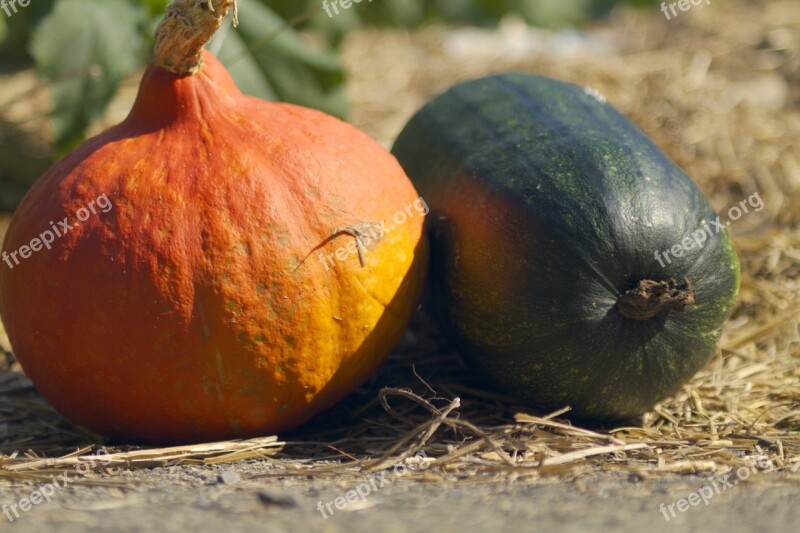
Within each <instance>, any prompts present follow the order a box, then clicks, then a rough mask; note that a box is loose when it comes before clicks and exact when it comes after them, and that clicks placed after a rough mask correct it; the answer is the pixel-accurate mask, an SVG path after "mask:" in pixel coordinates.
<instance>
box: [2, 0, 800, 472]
mask: <svg viewBox="0 0 800 533" xmlns="http://www.w3.org/2000/svg"><path fill="white" fill-rule="evenodd" d="M243 16H244V15H243ZM345 61H346V63H347V66H348V68H349V70H350V71H351V72H352V93H353V98H354V101H355V104H356V105H355V110H356V114H355V117H354V120H355V122H356V124H357V125H358V126H360V127H362V128H363V129H365V130H366V131H367V132H368V133H370V134H372V135H373V136H375V137H376V138H378V139H379V140H381V141H382V142H383V143H384V144H386V145H388V144H390V143H391V141H392V139H393V138H394V136H395V135H396V134H397V132H398V131H399V130H400V128H401V127H402V124H403V123H404V121H405V120H406V119H407V118H408V116H409V115H410V114H411V113H412V112H413V111H414V110H415V109H416V108H417V107H418V106H419V105H421V104H422V103H423V102H424V101H425V100H426V99H427V98H429V97H430V96H432V95H433V94H435V93H436V92H438V91H440V90H443V89H445V88H447V87H448V86H450V85H451V84H453V83H454V82H455V81H458V80H461V79H465V78H469V77H474V76H477V75H482V74H486V73H488V72H493V71H499V70H509V69H515V70H524V71H530V72H536V73H540V74H546V75H551V76H555V77H558V78H562V79H566V80H569V81H574V82H576V83H580V84H582V85H587V86H591V87H592V88H594V89H596V90H598V91H599V92H600V93H601V94H603V95H604V96H605V97H606V98H607V99H608V100H609V101H610V102H611V103H612V104H614V105H615V106H617V107H618V108H620V109H621V110H622V111H623V112H625V113H626V114H627V115H629V116H630V117H631V118H632V119H633V120H634V121H636V122H637V123H638V124H640V125H641V126H642V127H643V128H644V129H645V130H646V131H647V132H648V133H649V134H650V135H651V136H652V137H653V138H654V139H655V140H656V142H657V143H658V144H659V145H660V146H662V147H663V148H664V149H665V150H666V151H667V152H668V153H669V154H670V156H671V157H673V158H674V159H675V160H676V161H677V162H678V163H679V164H680V165H681V166H682V167H684V168H685V169H686V170H687V171H688V173H689V174H690V175H691V176H692V177H693V178H694V179H695V181H696V182H697V183H698V185H699V186H700V187H701V189H702V190H703V191H704V192H705V193H706V194H707V195H708V196H709V197H710V198H711V199H712V203H713V204H714V206H715V207H716V208H717V209H718V211H720V212H721V213H724V212H726V211H727V209H728V207H730V206H732V205H736V204H738V203H739V201H741V200H742V199H745V198H747V197H748V196H749V195H751V194H752V193H754V192H758V193H759V195H760V197H761V198H762V199H763V201H764V205H765V207H764V209H763V210H762V211H760V212H758V213H751V214H749V215H747V216H745V217H743V218H742V219H741V220H739V221H737V222H736V223H734V224H733V225H732V226H731V228H730V229H731V231H732V233H733V235H734V239H735V243H736V246H737V249H738V250H739V254H740V258H741V261H742V267H743V279H742V290H741V296H740V299H739V304H738V307H737V310H736V312H735V314H734V316H733V318H732V320H731V321H730V323H729V324H728V326H727V328H726V329H725V332H724V336H723V340H722V344H721V350H720V352H719V353H718V354H717V355H716V356H715V357H714V359H713V360H712V361H711V362H710V363H709V365H708V366H707V367H706V368H705V369H704V370H703V371H702V372H700V373H699V374H698V375H697V376H695V378H694V379H692V380H691V382H690V383H688V384H687V385H686V386H685V387H684V388H683V389H682V390H681V391H680V392H679V393H678V394H677V395H675V396H674V397H673V398H670V399H668V400H667V401H665V402H663V403H661V404H660V405H658V406H657V407H656V408H655V409H653V411H652V412H650V413H648V414H647V415H645V416H644V417H643V418H642V419H641V420H637V421H631V422H630V423H629V424H628V425H626V426H624V427H616V428H605V429H593V430H588V429H580V428H576V427H572V426H571V425H569V424H568V423H565V422H563V421H560V420H559V418H558V416H541V415H540V416H534V415H533V414H532V413H530V412H529V411H528V410H526V409H525V408H523V407H521V406H519V405H516V404H515V403H514V401H513V400H511V399H509V398H504V397H502V396H500V395H498V394H496V393H494V392H489V391H485V390H483V389H482V388H481V384H480V380H478V379H477V378H475V376H473V375H472V374H471V373H470V372H469V370H468V369H467V368H466V367H465V366H464V365H463V363H462V362H461V359H460V358H459V357H458V355H457V354H455V353H453V352H452V350H451V349H449V348H448V347H447V346H446V344H445V343H444V342H443V341H442V339H441V338H440V337H439V335H438V333H437V332H436V331H435V329H434V328H433V327H432V326H431V325H430V324H429V322H428V321H427V320H426V319H425V317H424V316H420V317H417V319H416V320H415V323H414V325H413V327H412V328H411V329H410V330H409V332H408V334H407V336H406V338H405V339H404V341H403V344H402V346H401V347H399V348H398V350H396V352H395V354H394V355H393V356H392V358H391V359H390V360H389V361H388V363H387V364H386V365H385V366H384V367H383V368H382V370H381V371H380V373H379V374H378V375H377V376H376V377H375V378H373V379H372V380H371V381H370V382H369V383H368V384H367V385H365V386H364V387H362V388H361V389H360V390H359V391H358V392H357V393H355V394H354V395H353V396H351V397H350V398H349V399H347V400H346V401H345V402H343V403H342V404H340V405H339V406H337V407H335V408H334V409H333V410H332V411H330V412H329V413H326V414H324V415H322V416H320V417H318V419H317V420H316V421H315V422H314V423H312V424H310V425H308V426H306V427H304V428H301V429H300V430H298V431H297V432H295V433H293V434H291V435H281V438H282V440H283V441H284V442H277V441H275V440H274V439H262V440H254V441H247V442H234V443H222V444H220V445H217V446H214V447H211V448H208V447H201V448H198V447H190V448H188V449H181V450H174V449H172V450H148V451H146V452H138V451H135V450H136V448H134V447H130V446H119V445H110V446H109V448H110V449H111V450H112V451H114V452H118V455H116V456H115V461H116V462H115V463H114V465H115V466H116V467H131V468H136V467H149V466H153V465H171V464H186V463H192V464H214V463H218V462H224V461H234V462H235V461H243V460H250V459H258V460H265V461H269V462H270V463H271V464H272V466H273V469H272V470H271V472H273V473H272V474H269V475H276V476H287V475H301V476H307V475H319V476H322V475H336V476H343V477H349V476H357V475H359V474H360V473H361V472H364V471H369V470H379V469H383V468H387V467H388V466H391V465H394V464H397V463H399V462H401V461H403V460H405V459H407V458H409V457H411V456H412V455H414V454H415V453H416V452H417V451H419V450H424V451H425V453H426V455H427V457H428V461H429V462H430V463H431V468H427V469H425V470H424V472H422V471H420V472H418V473H414V474H409V475H408V476H406V477H407V479H414V478H418V479H423V480H429V481H442V480H447V481H458V480H477V481H493V480H503V479H508V478H509V477H510V478H513V479H520V478H525V479H541V478H555V479H574V478H576V477H578V476H581V475H584V474H586V473H590V472H596V471H613V470H616V471H623V472H629V473H631V474H632V475H635V476H639V477H648V476H657V475H664V474H674V473H698V472H708V473H717V474H723V473H725V472H727V471H729V470H731V469H733V468H736V467H739V466H745V465H747V466H756V468H757V469H759V470H763V469H764V467H765V466H767V468H768V469H774V470H778V471H782V472H784V473H785V475H788V476H798V472H800V370H799V369H798V364H799V363H800V344H799V343H800V336H799V335H798V316H800V294H799V293H798V290H799V289H800V285H798V281H797V277H798V273H800V229H799V228H800V224H798V223H799V222H800V3H797V2H796V1H783V2H765V3H762V2H747V3H744V2H742V3H731V4H720V5H717V4H713V6H709V7H707V8H704V9H699V8H698V9H695V10H693V11H691V12H690V13H687V14H684V15H682V16H681V17H679V18H676V19H674V20H672V21H666V19H665V18H664V17H663V16H661V15H660V14H659V13H658V12H648V13H636V12H632V11H622V12H619V13H616V14H615V15H614V16H613V17H612V18H611V19H610V20H607V21H603V22H600V23H598V24H596V25H595V26H594V27H593V28H590V29H589V30H588V39H577V38H576V37H575V36H574V35H573V34H568V33H562V34H556V35H553V34H546V33H542V32H537V31H533V30H530V29H528V28H525V27H523V26H522V25H520V24H518V23H515V22H514V21H513V20H512V21H507V22H506V23H504V25H503V27H502V29H501V31H500V32H498V33H494V34H491V33H488V32H480V31H477V30H471V29H469V30H468V29H463V30H446V29H443V28H437V27H431V28H426V29H423V30H420V31H417V32H413V33H407V32H403V31H369V32H361V33H357V34H354V35H352V36H351V37H350V38H349V39H348V41H347V44H346V47H345ZM387 61H390V63H391V69H388V70H387V67H386V65H387ZM0 342H2V341H0ZM5 348H8V346H5ZM3 371H4V369H2V368H0V372H3ZM556 415H557V414H556ZM0 421H2V422H0V478H10V479H14V480H20V479H29V480H35V479H37V478H39V477H41V476H42V475H43V471H42V470H41V469H42V468H45V471H44V472H45V473H46V472H48V471H52V470H58V469H63V468H64V467H65V466H66V465H69V464H77V463H78V461H80V459H79V458H78V457H79V456H80V455H83V454H86V453H89V450H90V449H94V450H97V449H98V447H99V446H100V445H101V443H100V442H99V441H97V439H96V437H94V436H92V435H89V434H86V433H84V432H82V431H81V430H80V429H78V428H75V427H73V426H72V425H70V424H69V423H68V422H66V421H65V420H63V419H62V418H61V417H59V416H58V415H56V414H55V413H53V411H52V410H51V409H50V407H49V406H48V405H47V404H46V403H45V402H44V400H42V398H41V397H40V396H39V395H38V394H37V393H36V392H35V391H34V390H33V388H32V387H31V385H30V384H29V382H28V381H27V379H26V378H25V377H24V376H22V375H21V374H19V372H18V369H14V370H12V371H10V372H6V373H4V374H0ZM15 451H18V453H15ZM59 456H64V459H62V460H60V461H57V462H48V461H44V462H43V461H42V459H43V458H55V457H59ZM112 477H113V476H107V477H104V478H97V477H94V478H93V481H92V482H98V481H99V480H100V479H106V480H108V481H110V479H111V478H112ZM798 477H800V476H798ZM751 479H753V478H751Z"/></svg>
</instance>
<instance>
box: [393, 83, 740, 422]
mask: <svg viewBox="0 0 800 533" xmlns="http://www.w3.org/2000/svg"><path fill="white" fill-rule="evenodd" d="M394 153H395V155H396V156H397V157H398V159H399V160H400V162H401V163H402V165H403V166H404V167H405V169H406V172H407V173H408V174H409V176H410V177H411V179H412V181H413V182H414V184H415V185H416V187H417V189H418V191H419V192H420V193H421V194H422V196H423V197H424V198H425V199H426V201H427V203H428V205H429V206H430V208H431V214H430V215H429V217H428V220H429V224H430V231H431V236H432V238H433V249H434V251H435V253H434V257H433V272H432V278H431V285H432V293H433V295H434V298H433V299H434V304H435V307H436V308H437V314H438V315H439V316H440V317H441V318H442V320H443V321H444V323H445V325H446V326H447V329H448V330H449V331H450V332H451V333H452V334H453V338H454V339H455V341H456V343H457V345H458V346H459V347H460V349H461V351H462V352H463V353H464V354H465V355H466V356H467V357H468V358H469V359H470V360H471V361H473V362H474V363H475V364H476V365H477V367H478V368H479V369H480V370H481V371H483V373H484V374H485V375H486V376H488V378H489V379H490V380H491V381H492V382H494V384H495V385H497V386H498V387H499V388H500V389H502V390H503V391H505V392H507V393H510V394H513V395H515V396H517V397H519V398H520V399H522V400H525V401H527V402H528V403H530V404H532V405H533V406H536V407H539V408H541V409H543V410H547V409H557V408H559V407H562V406H564V405H569V406H571V407H572V414H573V416H574V417H575V418H578V419H591V420H598V421H603V420H618V419H624V418H629V417H633V416H636V415H639V414H641V413H643V412H644V411H646V410H647V409H649V408H650V407H652V406H653V405H654V404H655V403H656V402H657V401H659V400H661V399H663V398H665V397H667V396H668V395H670V394H672V393H674V392H675V391H676V390H677V389H678V388H679V387H680V386H681V384H683V383H684V382H685V381H686V380H688V379H689V378H690V377H691V376H692V375H694V374H695V373H696V372H697V371H698V370H699V369H700V368H702V367H703V366H704V365H705V364H706V362H707V361H708V360H709V358H710V357H711V356H712V355H713V354H714V352H715V350H716V346H717V343H718V342H719V337H720V334H721V331H722V327H723V325H724V323H725V321H726V320H727V318H728V317H729V316H730V313H731V312H732V309H733V305H734V302H735V299H736V294H737V292H738V286H739V261H738V259H737V257H736V253H735V251H734V249H733V245H732V243H731V239H730V236H729V235H728V233H727V232H720V233H718V234H714V235H713V237H711V238H709V239H708V240H707V241H706V243H705V245H704V247H703V248H702V249H698V248H697V247H694V249H692V250H690V251H687V252H686V253H685V254H684V255H683V257H681V258H679V259H678V258H676V259H672V262H671V263H670V264H666V265H665V267H662V266H661V265H660V264H659V262H658V261H657V260H656V259H655V257H654V252H655V251H656V250H659V251H663V250H666V249H669V248H672V247H673V246H674V245H676V244H679V243H681V242H682V241H683V240H684V238H685V237H690V236H691V234H692V232H693V231H695V230H697V229H699V228H702V227H703V221H708V222H709V223H710V222H711V221H712V220H714V219H715V218H716V216H717V215H716V213H715V212H714V210H713V208H712V207H711V206H710V204H709V202H708V200H707V199H706V198H705V197H704V196H703V194H702V193H701V192H700V191H699V190H698V189H697V188H696V186H695V185H694V184H693V183H692V181H691V180H690V179H689V177H688V176H686V174H685V173H684V172H682V171H681V169H679V168H678V167H677V166H676V165H675V164H674V163H672V162H671V161H670V160H669V159H668V158H667V157H666V156H664V154H663V153H662V152H661V151H660V150H659V149H658V148H657V147H656V146H655V145H654V144H653V143H652V142H651V141H650V140H649V139H648V138H647V137H646V136H645V135H644V133H642V132H641V131H640V130H639V129H638V128H637V127H636V126H634V125H633V124H632V123H631V122H629V121H628V120H627V119H626V118H625V117H624V116H622V115H621V114H619V113H618V112H617V111H616V110H614V109H613V108H612V107H611V106H609V105H608V104H605V103H603V102H601V101H599V100H597V99H596V98H594V97H593V96H591V95H590V94H588V93H587V92H586V91H584V89H582V88H580V87H577V86H575V85H571V84H567V83H563V82H559V81H555V80H551V79H547V78H541V77H537V76H531V75H526V74H504V75H499V76H492V77H488V78H483V79H480V80H475V81H471V82H467V83H464V84H461V85H458V86H456V87H455V88H453V89H451V90H450V91H448V92H447V93H445V94H444V95H442V96H439V97H438V98H436V99H434V100H433V101H432V102H431V103H429V104H428V105H427V106H425V107H424V108H423V109H422V110H421V111H420V112H419V113H418V114H417V115H416V116H415V117H414V118H413V119H412V120H411V122H410V123H409V124H408V125H407V126H406V128H405V130H404V131H403V132H402V133H401V135H400V137H399V138H398V140H397V143H396V145H395V147H394ZM712 227H713V226H712ZM665 263H666V262H665ZM670 278H674V279H675V280H677V281H682V280H683V279H684V278H688V279H689V280H690V281H691V282H692V284H693V285H694V288H695V290H696V295H697V303H696V305H694V306H692V307H690V308H688V309H687V310H685V311H683V312H678V311H674V310H665V311H662V312H661V313H659V314H657V315H656V316H655V317H653V318H651V319H649V320H644V321H640V320H633V319H629V318H625V317H623V316H622V315H620V314H619V312H618V310H617V301H618V298H619V296H620V295H621V294H622V293H623V292H624V291H626V290H628V289H630V288H632V287H633V286H634V285H636V283H637V282H638V281H639V280H642V279H651V280H655V281H659V280H666V279H670Z"/></svg>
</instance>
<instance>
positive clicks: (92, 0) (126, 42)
mask: <svg viewBox="0 0 800 533" xmlns="http://www.w3.org/2000/svg"><path fill="white" fill-rule="evenodd" d="M144 20H145V11H144V9H143V7H142V5H140V4H139V5H134V4H133V3H131V2H129V1H128V0H61V1H59V2H56V5H55V8H54V10H53V11H52V12H51V13H50V14H49V15H48V16H47V17H46V18H45V19H44V20H43V21H42V23H41V24H40V25H39V26H38V28H37V29H36V31H35V32H34V35H33V39H32V42H31V47H30V51H31V55H33V57H34V59H35V61H36V66H37V68H38V70H39V73H40V74H41V75H42V76H43V77H45V78H46V79H47V80H48V81H50V82H52V83H53V111H52V119H53V127H54V130H55V137H56V145H57V146H58V147H59V148H60V149H64V148H66V147H69V146H73V145H74V144H75V143H76V142H77V141H79V140H80V139H82V138H83V135H84V133H85V131H86V128H87V127H88V126H89V124H91V122H92V121H93V120H95V119H97V118H98V117H99V116H100V115H101V114H102V112H103V110H104V109H105V107H106V105H107V104H108V103H109V101H110V100H111V98H113V96H114V94H115V93H116V91H117V88H118V87H119V84H120V82H121V81H122V80H123V79H124V78H125V77H126V76H128V75H130V74H131V73H133V72H134V71H135V70H136V69H137V68H139V67H140V66H141V65H142V64H143V62H144V59H145V55H144V54H143V46H142V44H143V39H142V35H141V31H140V28H141V25H142V24H143V23H144Z"/></svg>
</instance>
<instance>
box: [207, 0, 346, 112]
mask: <svg viewBox="0 0 800 533" xmlns="http://www.w3.org/2000/svg"><path fill="white" fill-rule="evenodd" d="M209 48H210V49H211V50H212V51H213V52H214V53H215V54H216V55H217V57H219V58H220V60H221V61H222V63H223V64H224V65H225V67H226V68H227V69H228V71H229V72H230V73H231V76H233V78H234V80H236V83H237V84H238V85H239V88H240V89H241V90H242V92H244V93H246V94H249V95H251V96H257V97H259V98H263V99H265V100H280V101H284V102H291V103H294V104H299V105H303V106H307V107H313V108H316V109H320V110H322V111H325V112H327V113H330V114H332V115H335V116H338V117H341V118H344V117H346V116H347V111H348V106H347V98H346V95H345V91H344V71H343V70H342V67H341V66H340V65H339V62H338V60H337V58H336V55H335V54H334V53H333V52H332V51H331V50H330V49H328V48H323V47H312V46H311V45H310V44H309V43H307V42H306V41H305V40H304V39H303V38H302V37H301V36H300V35H299V34H298V33H297V32H295V31H294V30H293V29H291V28H287V27H286V23H285V22H284V20H283V19H282V18H281V17H279V16H278V15H276V14H275V13H274V12H273V11H272V10H270V9H269V8H268V7H266V6H265V5H264V4H263V3H262V2H259V1H258V0H239V27H238V28H235V29H234V28H232V27H231V26H230V25H227V26H223V28H222V29H221V30H220V31H219V32H218V33H217V35H216V36H215V37H214V39H213V40H212V42H211V45H210V47H209Z"/></svg>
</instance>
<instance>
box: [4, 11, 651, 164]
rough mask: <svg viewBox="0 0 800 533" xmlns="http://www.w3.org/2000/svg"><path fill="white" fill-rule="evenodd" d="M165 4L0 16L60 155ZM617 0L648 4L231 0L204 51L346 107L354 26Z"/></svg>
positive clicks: (464, 18)
mask: <svg viewBox="0 0 800 533" xmlns="http://www.w3.org/2000/svg"><path fill="white" fill-rule="evenodd" d="M168 1H169V0H37V1H35V2H32V3H31V4H30V5H29V6H28V7H26V8H19V11H18V12H17V13H16V14H13V15H12V16H11V17H6V16H2V17H0V57H2V58H3V65H2V66H3V67H8V66H10V65H14V64H17V65H19V64H20V63H21V64H22V65H25V63H28V62H31V61H32V62H33V63H34V64H35V66H36V69H37V71H38V73H39V74H40V76H41V79H42V81H43V83H48V84H52V89H53V90H52V98H53V108H52V124H53V130H54V137H55V143H56V146H57V148H58V151H59V153H63V152H65V151H67V150H69V149H71V148H72V147H74V146H75V145H76V144H78V143H79V142H80V141H82V140H83V138H84V135H85V132H86V129H87V127H88V126H89V125H90V124H91V123H92V121H93V120H95V119H96V118H98V117H99V116H100V115H101V114H102V113H103V111H104V109H105V108H106V106H107V105H108V103H109V102H110V101H111V99H112V98H113V96H114V94H115V93H116V91H117V89H118V88H119V86H120V84H121V83H122V81H123V80H124V79H125V78H126V77H128V76H130V75H131V74H133V73H134V72H136V71H137V70H138V69H140V68H141V67H142V66H144V65H145V64H146V63H147V61H149V58H150V51H151V50H152V45H153V33H154V30H155V27H156V25H157V23H158V21H159V20H160V19H161V17H162V15H163V13H164V8H165V7H166V5H167V4H168ZM617 3H624V4H628V5H631V4H632V5H637V6H645V5H648V4H651V5H655V4H657V3H658V2H657V1H656V0H627V1H623V2H619V1H615V0H373V1H372V2H370V3H367V2H362V3H360V4H353V7H351V8H350V9H347V10H340V14H339V15H336V16H334V17H329V16H328V15H327V14H326V12H325V11H324V10H323V7H322V1H321V0H301V1H297V0H239V7H240V9H241V10H242V12H243V13H246V16H243V17H241V23H240V25H239V27H238V28H235V29H233V28H226V29H224V30H223V31H221V32H220V33H219V34H218V35H217V37H216V38H215V40H214V42H212V44H211V47H212V50H213V51H214V52H215V53H216V54H217V55H218V56H219V57H220V59H221V60H222V61H223V63H225V65H226V66H227V67H228V68H229V70H230V71H231V74H232V75H233V77H234V79H235V80H236V82H237V83H238V84H239V86H240V88H241V89H242V90H243V91H244V92H246V93H248V94H251V95H255V96H258V97H261V98H264V99H271V100H283V101H289V102H293V103H297V104H301V105H307V106H311V107H316V108H318V109H322V110H324V111H327V112H329V113H332V114H334V115H337V116H340V117H346V116H347V112H348V106H347V99H346V96H345V91H344V88H345V76H344V72H343V71H342V68H341V66H340V64H339V62H338V61H337V58H336V54H335V49H336V47H337V45H338V44H339V43H340V42H341V40H342V38H343V37H344V36H345V35H346V34H347V32H349V31H352V30H354V29H356V28H358V27H361V26H364V25H373V26H405V27H413V26H418V25H421V24H425V23H430V22H443V23H448V24H469V25H477V26H487V27H491V26H492V25H495V24H496V23H497V22H498V21H499V20H500V19H501V18H502V17H503V16H505V15H507V14H509V13H517V14H518V15H519V16H521V17H523V18H524V19H525V20H527V21H528V22H529V23H531V24H534V25H538V26H545V27H559V26H564V25H576V24H580V23H582V22H584V21H586V20H588V19H590V18H593V17H599V16H603V15H605V14H606V13H608V12H609V11H610V10H611V9H612V8H613V6H614V4H617Z"/></svg>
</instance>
